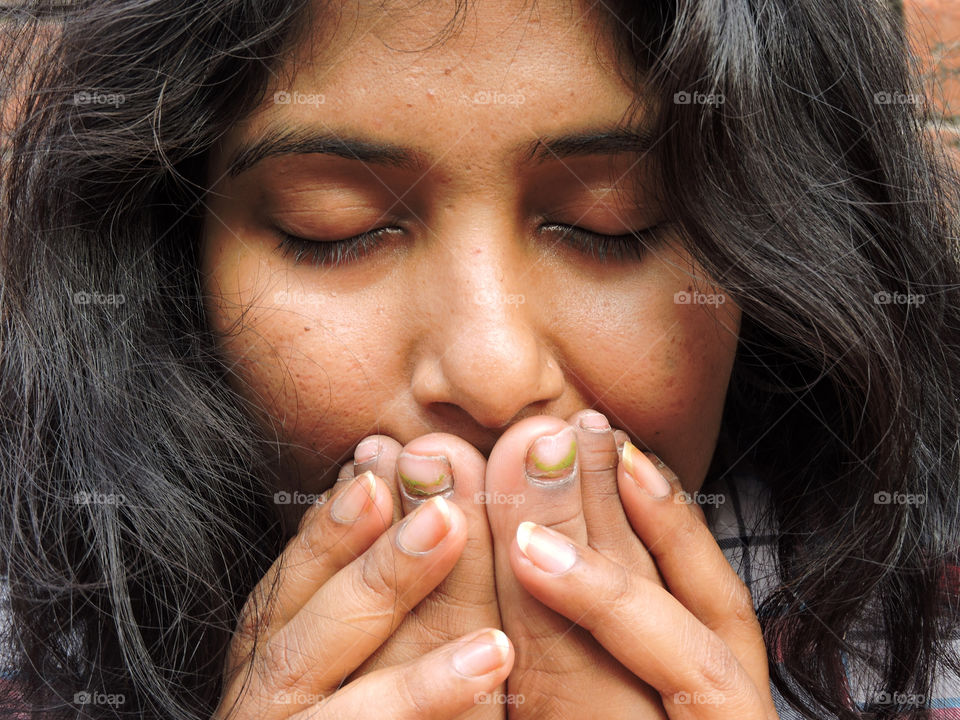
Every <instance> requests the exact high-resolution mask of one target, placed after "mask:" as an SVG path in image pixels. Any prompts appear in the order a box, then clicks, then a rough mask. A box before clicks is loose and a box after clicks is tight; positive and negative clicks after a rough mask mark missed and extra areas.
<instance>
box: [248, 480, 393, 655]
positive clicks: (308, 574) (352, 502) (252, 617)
mask: <svg viewBox="0 0 960 720" xmlns="http://www.w3.org/2000/svg"><path fill="white" fill-rule="evenodd" d="M332 490H333V493H332V495H333V498H332V501H330V500H327V501H325V502H318V503H315V504H313V505H311V506H310V507H309V508H308V509H307V511H306V512H305V513H304V514H303V517H302V519H301V520H300V527H299V529H298V531H297V534H296V535H294V536H293V538H291V539H290V541H289V542H288V543H287V545H286V547H285V548H284V550H283V552H282V553H281V554H280V556H279V557H278V558H277V559H276V560H275V561H274V562H273V564H272V565H271V566H270V568H269V569H268V570H267V573H266V574H265V575H264V577H263V579H261V581H260V582H259V583H257V586H256V587H255V588H254V590H253V592H252V593H251V594H250V598H249V599H248V600H247V603H246V604H245V606H244V608H243V610H242V611H241V613H240V620H239V623H238V630H237V633H236V635H235V638H236V639H235V644H234V654H236V655H240V656H242V655H243V654H244V653H245V652H247V651H249V650H250V648H251V647H252V645H253V644H254V643H255V642H257V641H258V640H264V639H266V637H269V636H270V635H272V634H273V633H274V632H276V631H277V630H279V628H281V627H283V625H285V624H286V623H287V622H288V621H289V620H290V619H291V618H292V617H293V616H294V615H296V614H297V613H298V612H299V611H300V609H301V608H302V607H303V605H304V604H305V603H306V602H307V601H308V600H309V599H310V598H311V597H312V596H313V594H314V593H315V592H316V591H317V590H318V589H319V588H320V587H321V586H322V585H323V584H324V583H325V582H327V581H328V580H329V579H330V578H332V577H333V576H334V575H335V574H336V573H337V572H338V571H339V570H341V569H342V568H344V567H346V566H347V565H349V564H350V563H351V562H353V561H354V560H355V559H356V558H358V557H359V556H360V555H362V554H363V552H364V551H365V550H366V549H367V548H369V547H370V545H372V544H373V542H374V541H375V540H376V539H377V537H378V536H380V535H381V534H383V532H384V531H385V530H386V529H387V528H388V527H389V526H390V522H389V519H390V517H391V516H392V508H391V503H392V499H391V495H390V492H389V490H388V489H387V484H386V483H385V482H384V481H383V480H380V479H378V478H377V477H376V476H374V475H373V474H371V473H368V474H365V475H362V476H360V477H359V478H357V479H355V480H352V481H350V482H349V483H344V484H343V486H342V487H339V488H334V489H332Z"/></svg>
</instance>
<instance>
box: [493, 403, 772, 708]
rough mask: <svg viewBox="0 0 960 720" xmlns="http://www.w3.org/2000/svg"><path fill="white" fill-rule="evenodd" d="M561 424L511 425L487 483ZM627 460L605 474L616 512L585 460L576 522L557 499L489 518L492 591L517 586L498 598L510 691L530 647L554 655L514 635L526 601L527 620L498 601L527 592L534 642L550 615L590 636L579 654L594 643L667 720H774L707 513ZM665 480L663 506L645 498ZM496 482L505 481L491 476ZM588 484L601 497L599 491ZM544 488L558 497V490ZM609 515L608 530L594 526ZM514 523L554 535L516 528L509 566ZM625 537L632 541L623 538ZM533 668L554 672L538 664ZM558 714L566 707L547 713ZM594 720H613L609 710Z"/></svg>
mask: <svg viewBox="0 0 960 720" xmlns="http://www.w3.org/2000/svg"><path fill="white" fill-rule="evenodd" d="M524 423H528V425H524ZM562 426H563V424H562V423H559V422H558V421H557V420H556V419H545V418H530V419H528V420H526V421H524V422H523V423H518V424H517V425H516V426H514V427H513V428H511V430H509V431H508V432H507V433H505V434H504V436H503V437H502V438H501V440H500V441H499V442H498V447H499V446H500V443H504V444H503V446H502V450H501V451H500V452H499V453H498V448H494V451H493V453H492V454H491V457H490V460H489V462H488V481H490V480H491V479H492V478H491V472H494V473H495V472H496V470H497V469H498V468H502V469H503V470H504V471H507V472H509V468H511V467H512V468H514V469H513V471H512V473H511V475H512V476H513V477H514V478H515V477H516V475H517V472H516V469H515V468H516V467H517V464H516V463H517V462H518V461H520V462H522V455H519V456H518V455H517V451H518V448H519V450H520V451H521V452H522V449H523V448H524V447H525V446H526V444H528V443H529V441H530V440H532V439H533V437H536V436H537V435H539V434H540V432H543V431H544V430H547V429H548V430H554V431H556V430H558V429H561V428H562ZM511 432H514V433H515V434H514V435H510V433H511ZM604 433H605V431H601V432H599V433H598V436H603V435H604ZM508 435H509V436H510V437H508ZM578 437H580V436H579V435H578ZM604 445H605V447H606V455H607V457H608V459H612V458H611V457H610V441H609V440H607V441H604V442H599V443H597V444H596V445H595V447H603V446H604ZM582 450H583V448H582V447H581V452H582ZM588 452H592V451H588ZM623 455H624V460H623V461H622V462H620V463H616V464H615V463H610V465H609V466H615V467H616V468H617V469H616V478H615V481H616V486H615V488H616V491H618V494H619V499H620V501H621V502H622V506H621V502H613V500H615V499H616V498H615V496H614V495H613V492H614V491H615V490H614V489H613V488H610V487H609V477H606V476H605V474H604V472H603V471H601V473H600V475H599V476H597V475H593V474H591V475H587V474H584V472H583V470H584V467H589V465H588V463H590V461H589V460H588V459H587V458H583V460H582V462H583V466H584V467H582V468H581V470H580V475H581V477H582V478H583V480H584V487H583V497H582V509H583V512H582V515H581V514H580V513H574V514H571V513H570V508H571V506H573V507H574V509H576V507H575V505H573V503H571V502H568V501H567V498H565V497H563V496H562V495H561V498H560V499H559V500H557V501H555V502H554V504H553V507H550V508H549V512H544V510H543V508H544V505H543V504H528V505H521V506H520V512H519V513H517V514H516V515H509V516H508V515H506V514H503V513H501V514H500V516H499V517H496V521H494V518H493V517H492V518H491V525H492V526H493V528H494V544H495V547H496V548H497V552H498V556H497V580H498V590H500V583H501V578H512V581H511V582H510V583H505V584H504V587H503V590H500V598H501V607H503V608H504V614H503V621H504V628H505V629H506V631H507V633H508V635H510V637H511V639H512V640H513V641H514V642H515V643H516V648H517V663H516V667H515V668H514V671H513V673H512V674H511V678H510V681H509V685H508V687H509V688H510V692H511V693H513V692H514V679H513V678H514V677H516V676H518V675H519V677H520V678H523V677H524V674H525V671H524V667H525V666H526V665H528V664H530V662H531V661H530V660H529V659H528V658H529V657H530V656H531V655H532V653H531V652H530V650H528V648H527V646H532V647H536V650H535V651H534V653H533V654H535V653H536V652H540V653H541V654H545V655H546V656H547V657H549V653H550V652H551V648H550V647H549V646H545V643H544V641H543V640H542V639H540V638H539V637H538V636H537V635H536V634H534V635H532V636H531V632H530V631H529V630H528V631H527V633H526V634H525V635H524V634H520V633H518V630H517V628H519V627H521V626H522V624H523V620H524V618H525V617H526V614H527V613H529V611H530V608H529V603H525V604H524V605H523V606H522V608H521V610H520V612H522V613H523V614H524V615H523V616H519V615H515V614H514V611H515V609H516V608H515V606H513V605H511V604H510V603H509V602H508V601H505V599H504V594H505V593H509V594H510V596H511V598H513V599H520V600H521V601H522V599H523V595H522V593H521V591H524V592H526V593H529V595H530V596H531V597H532V598H536V600H537V601H539V602H540V603H542V604H543V605H542V606H541V607H543V606H546V607H544V608H543V612H541V614H540V615H539V616H537V617H536V619H537V621H538V625H537V626H534V628H532V630H533V632H534V633H536V632H538V631H539V630H540V628H541V627H542V626H543V625H544V624H546V623H548V622H550V620H551V618H550V616H549V615H546V614H545V613H547V612H550V611H553V612H554V613H555V617H560V616H562V617H563V618H566V619H567V627H568V628H574V630H573V632H571V633H570V634H571V635H573V634H574V632H575V631H577V630H580V629H582V630H584V631H586V632H589V636H587V637H583V636H577V637H578V641H580V642H582V644H583V645H584V646H586V647H590V643H589V640H593V641H595V642H596V643H598V644H599V645H600V646H602V648H603V649H604V650H605V652H607V653H609V655H610V656H611V657H612V658H614V659H615V660H616V661H617V662H618V663H619V664H620V665H621V666H622V668H624V669H625V670H627V671H628V672H629V674H630V676H631V677H632V678H633V679H634V681H635V682H637V683H643V685H644V686H649V687H652V688H653V689H654V690H655V692H656V694H657V695H658V696H659V700H660V701H661V704H662V711H661V712H665V714H666V716H667V717H669V718H675V719H678V720H679V719H684V720H686V719H687V718H702V719H703V720H707V719H709V720H720V719H721V718H731V719H734V718H735V719H736V720H771V719H773V718H777V713H776V710H775V708H774V705H773V699H772V697H771V695H770V690H769V674H768V667H767V654H766V648H765V646H764V643H763V637H762V634H761V632H760V625H759V622H758V621H757V618H756V615H755V614H754V611H753V602H752V598H751V596H750V592H749V591H748V589H747V588H746V586H745V585H744V584H743V582H742V581H741V580H740V578H739V576H737V574H736V572H734V570H733V568H732V567H731V566H730V564H729V563H728V562H727V560H726V558H725V557H724V555H723V553H722V551H721V550H720V548H719V547H718V545H717V543H716V541H715V539H714V537H713V535H712V534H711V533H710V531H709V529H708V527H707V525H706V523H705V521H704V518H703V514H702V512H700V511H699V508H698V507H696V506H695V505H692V504H689V503H688V502H685V499H686V498H685V497H684V496H683V495H681V494H680V493H681V490H682V488H681V486H680V484H679V482H678V481H677V478H676V476H675V475H674V474H672V473H670V472H669V471H667V470H665V474H666V475H667V477H666V478H663V477H662V476H661V474H660V473H659V472H658V470H657V467H656V466H655V465H654V463H653V462H651V459H650V458H648V457H647V456H646V455H644V454H642V453H640V452H639V451H637V450H636V449H635V448H633V447H632V446H631V445H629V444H625V446H624V450H623ZM519 467H523V465H522V464H520V465H519ZM522 474H523V473H522V471H521V473H520V475H521V476H522ZM661 479H662V480H665V483H663V484H664V487H663V489H664V490H665V491H666V494H665V496H664V497H662V498H659V499H658V498H656V497H654V496H652V495H651V494H649V493H648V492H647V491H646V490H644V489H642V487H650V488H655V487H656V482H657V480H661ZM494 482H498V483H502V482H504V480H503V478H502V477H500V478H494ZM595 484H599V485H602V486H603V489H602V490H600V491H599V492H597V488H595V487H593V486H594V485H595ZM540 490H543V491H545V492H554V491H556V490H558V488H553V489H544V488H538V491H540ZM488 491H489V484H488ZM559 491H560V493H561V494H563V493H571V492H572V491H565V490H562V489H559ZM588 498H590V499H588ZM617 507H622V510H621V512H625V516H624V517H625V519H626V521H628V523H629V526H627V525H625V524H624V523H623V522H622V521H621V520H620V519H618V517H617V513H616V511H615V510H616V508H617ZM564 510H566V512H564ZM604 515H605V522H603V523H601V522H599V520H600V518H601V517H602V516H604ZM518 516H522V519H523V520H526V519H528V518H531V519H532V518H534V517H535V516H537V517H538V518H543V517H545V518H546V520H547V522H552V523H553V525H554V529H552V530H551V529H549V528H545V527H543V526H542V525H535V524H534V525H528V524H524V525H523V526H522V527H520V526H519V523H518V524H517V525H514V535H513V537H512V538H511V540H510V543H509V547H508V548H506V549H507V553H506V557H505V558H501V550H502V549H503V533H504V530H505V529H506V528H507V527H509V525H510V524H512V521H513V520H514V519H515V518H516V517H518ZM581 518H582V519H581ZM591 518H592V520H591ZM558 519H559V520H560V522H557V520H558ZM585 527H586V529H587V533H586V535H587V537H584V528H585ZM630 528H632V530H633V531H634V532H635V533H636V537H633V535H632V533H630V534H627V533H628V532H629V529H630ZM594 529H595V530H594ZM625 531H627V532H625ZM618 538H619V540H618ZM521 545H522V546H523V547H521ZM502 560H506V562H507V563H508V564H509V568H510V570H511V572H510V573H504V572H502V571H501V562H502ZM514 583H515V584H514ZM508 608H509V612H508V610H507V609H508ZM547 608H549V610H547ZM573 623H576V625H575V626H574V625H573ZM554 634H556V633H554ZM594 654H595V653H594ZM561 659H562V657H561ZM536 667H539V668H543V667H549V664H544V663H543V662H542V661H540V662H539V664H538V665H536ZM580 672H581V674H582V671H580ZM526 674H529V671H526ZM581 687H584V686H581ZM586 687H587V688H588V689H587V693H588V697H589V696H590V694H589V686H586ZM635 687H638V686H637V685H635V684H630V683H624V686H623V687H622V688H621V689H620V690H619V696H620V697H624V696H626V694H627V692H628V690H629V689H632V688H635ZM614 690H616V689H614ZM617 710H619V711H620V712H621V713H622V714H621V716H624V717H626V716H627V713H626V712H625V710H626V707H625V706H621V705H619V704H618V705H617ZM517 711H518V712H517V713H514V711H513V710H512V709H511V711H510V715H511V717H514V716H515V715H516V716H517V717H519V716H520V714H521V713H523V714H524V716H525V717H526V716H527V715H526V713H525V712H524V707H522V706H520V707H518V708H517ZM561 713H562V709H561V712H560V713H554V716H560V715H561ZM634 713H636V711H634ZM536 714H537V713H532V714H530V715H529V717H535V716H536ZM599 714H603V715H604V716H606V717H610V716H611V715H609V714H607V713H606V711H603V712H601V713H599ZM562 715H563V716H567V717H587V716H588V715H587V714H581V715H577V714H568V713H562ZM632 717H637V715H636V714H633V715H632ZM653 717H658V715H653Z"/></svg>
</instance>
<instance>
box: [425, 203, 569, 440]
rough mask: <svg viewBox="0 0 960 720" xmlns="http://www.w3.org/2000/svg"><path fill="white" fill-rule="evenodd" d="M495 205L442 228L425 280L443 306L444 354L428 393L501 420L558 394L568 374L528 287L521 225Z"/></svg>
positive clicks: (438, 331) (437, 346)
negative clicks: (543, 330)
mask: <svg viewBox="0 0 960 720" xmlns="http://www.w3.org/2000/svg"><path fill="white" fill-rule="evenodd" d="M500 207H501V208H502V207H503V206H502V205H501V206H500ZM490 208H491V205H482V206H480V207H479V211H477V210H478V205H477V204H474V205H473V209H474V212H461V213H459V214H458V216H457V217H456V218H453V217H452V216H448V220H449V221H448V222H445V223H443V225H442V227H441V226H438V228H437V235H438V237H437V238H436V239H437V240H438V241H439V242H441V243H442V244H443V249H442V250H440V251H439V252H438V253H436V254H435V255H434V257H435V258H436V259H437V262H436V264H434V263H430V265H432V266H433V267H432V269H431V270H430V271H429V272H432V273H435V276H434V277H433V278H432V281H428V283H427V286H428V287H430V288H432V290H430V291H429V292H430V295H432V297H431V298H429V300H428V301H429V302H436V303H438V305H437V306H436V307H439V308H442V311H441V312H440V313H437V315H436V316H435V317H437V321H435V322H434V323H433V325H432V327H431V329H430V333H431V335H432V336H433V338H432V340H433V341H432V342H431V343H430V345H431V346H432V348H433V349H434V352H436V353H437V354H438V355H439V357H438V358H437V356H436V355H435V356H434V357H435V358H436V359H437V360H438V361H437V362H436V364H435V366H434V367H435V368H436V371H435V372H436V376H435V377H434V378H433V383H432V384H431V386H432V387H433V388H434V389H433V391H432V392H427V393H425V394H423V395H422V400H426V401H427V402H431V401H432V402H447V403H452V404H455V405H458V406H460V407H461V408H462V409H463V410H465V411H466V412H468V413H469V414H470V415H471V416H473V418H474V419H475V420H476V421H477V422H479V423H480V424H482V425H484V426H486V427H502V426H504V425H506V424H507V423H509V422H510V420H511V419H513V418H514V417H515V416H516V415H517V414H518V413H519V412H521V411H522V410H523V409H524V407H526V406H527V405H530V404H531V403H537V402H541V401H545V400H550V399H553V398H555V397H557V396H559V394H560V393H561V391H562V378H561V376H560V371H559V365H558V363H556V362H551V361H550V350H549V348H548V347H547V346H546V345H545V344H544V342H543V338H541V337H540V333H539V329H538V327H537V322H536V311H535V307H534V305H533V303H531V299H532V298H530V297H528V293H526V292H525V287H526V284H525V282H524V279H525V276H526V274H527V273H526V272H525V270H524V267H523V266H522V255H523V253H522V247H521V244H520V243H518V241H517V237H516V236H517V234H518V224H517V223H516V222H515V221H514V220H513V219H512V218H510V217H509V213H505V212H503V211H502V209H501V210H500V211H499V212H494V211H491V209H490ZM424 299H426V298H424Z"/></svg>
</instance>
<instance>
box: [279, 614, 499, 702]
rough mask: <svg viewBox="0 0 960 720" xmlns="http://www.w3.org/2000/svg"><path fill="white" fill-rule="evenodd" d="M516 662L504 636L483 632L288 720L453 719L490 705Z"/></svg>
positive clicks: (373, 676)
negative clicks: (335, 719) (346, 719)
mask: <svg viewBox="0 0 960 720" xmlns="http://www.w3.org/2000/svg"><path fill="white" fill-rule="evenodd" d="M513 659H514V652H513V647H512V646H511V644H510V641H509V640H508V639H507V636H506V635H504V634H503V633H502V632H501V631H500V630H496V629H492V628H490V629H485V630H480V631H477V632H473V633H470V634H468V635H465V636H463V637H462V638H459V639H458V640H455V641H453V642H450V643H447V644H446V645H444V646H442V647H440V648H438V649H436V650H433V651H432V652H429V653H427V654H426V655H422V656H420V657H418V658H417V659H415V660H411V661H409V662H406V663H403V664H402V665H395V666H393V667H390V668H385V669H383V670H377V671H375V672H372V673H370V674H368V675H364V676H363V677H361V678H359V679H357V680H355V681H354V682H352V683H350V684H349V685H347V686H346V687H345V688H343V689H341V690H338V691H337V692H336V693H334V694H333V695H331V696H330V697H329V698H325V699H324V700H323V701H322V702H321V703H320V705H319V706H318V707H311V708H308V709H306V710H304V711H302V712H300V713H297V714H296V715H294V716H293V717H292V718H290V720H323V719H324V718H356V719H357V720H381V718H384V717H390V718H393V720H421V719H422V718H437V720H445V719H446V718H455V717H458V716H459V715H461V714H462V713H464V712H466V711H467V710H469V709H470V708H471V707H473V706H474V705H476V704H478V703H483V702H488V703H489V702H490V701H491V694H492V693H494V692H495V691H496V690H497V688H498V687H499V686H500V685H501V684H502V683H503V681H504V680H506V677H507V675H508V674H509V673H510V669H511V668H512V667H513Z"/></svg>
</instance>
